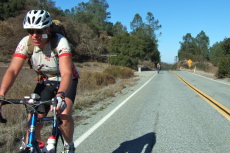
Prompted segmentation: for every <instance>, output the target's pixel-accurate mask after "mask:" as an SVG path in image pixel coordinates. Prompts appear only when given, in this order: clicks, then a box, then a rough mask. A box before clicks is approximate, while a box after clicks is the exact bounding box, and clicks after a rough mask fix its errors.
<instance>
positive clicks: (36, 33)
mask: <svg viewBox="0 0 230 153" xmlns="http://www.w3.org/2000/svg"><path fill="white" fill-rule="evenodd" d="M27 32H28V33H29V36H30V37H31V39H32V41H33V43H34V46H38V47H39V48H44V47H45V45H46V41H47V38H48V34H49V33H50V28H44V29H28V30H27Z"/></svg>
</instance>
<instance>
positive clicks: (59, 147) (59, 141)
mask: <svg viewBox="0 0 230 153" xmlns="http://www.w3.org/2000/svg"><path fill="white" fill-rule="evenodd" d="M62 152H64V138H63V135H62V133H61V131H60V130H59V132H58V134H57V136H56V142H55V153H62Z"/></svg>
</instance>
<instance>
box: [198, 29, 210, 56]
mask: <svg viewBox="0 0 230 153" xmlns="http://www.w3.org/2000/svg"><path fill="white" fill-rule="evenodd" d="M195 41H196V45H197V47H198V50H199V52H198V53H197V54H200V55H201V56H202V58H203V59H204V60H208V59H209V57H208V54H209V37H208V36H206V35H205V32H204V31H203V30H202V31H201V32H200V33H199V34H198V35H197V36H196V38H195Z"/></svg>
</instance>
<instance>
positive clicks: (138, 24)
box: [130, 13, 143, 32]
mask: <svg viewBox="0 0 230 153" xmlns="http://www.w3.org/2000/svg"><path fill="white" fill-rule="evenodd" d="M142 26H143V21H142V17H141V16H140V15H139V14H138V13H137V14H135V17H134V19H133V21H132V22H131V23H130V28H131V29H132V30H133V32H136V31H137V29H138V28H140V29H141V28H142Z"/></svg>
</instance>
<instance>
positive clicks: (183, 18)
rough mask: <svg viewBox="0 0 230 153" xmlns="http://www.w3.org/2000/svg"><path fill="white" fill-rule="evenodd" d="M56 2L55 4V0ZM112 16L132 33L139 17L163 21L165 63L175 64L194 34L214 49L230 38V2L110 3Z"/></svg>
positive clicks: (72, 1)
mask: <svg viewBox="0 0 230 153" xmlns="http://www.w3.org/2000/svg"><path fill="white" fill-rule="evenodd" d="M54 1H55V0H54ZM55 2H56V7H59V8H61V9H62V10H65V9H71V8H72V7H74V6H77V5H78V3H81V2H89V0H56V1H55ZM107 3H108V5H109V8H108V9H107V12H110V13H111V18H110V19H109V20H108V21H109V22H112V23H114V24H115V23H116V22H117V21H119V22H121V23H122V25H124V26H126V27H127V30H128V31H130V22H132V20H133V19H134V16H135V14H137V13H138V14H139V15H140V16H141V17H142V21H143V22H144V23H147V22H146V16H147V13H148V12H151V13H152V14H153V15H154V17H155V19H156V20H159V24H160V25H161V26H162V28H161V29H159V30H158V31H156V34H159V33H160V32H161V33H162V35H161V36H159V37H158V41H159V42H158V45H159V46H158V50H159V51H160V53H161V61H162V62H165V63H170V64H173V63H175V57H176V56H177V55H178V50H179V49H180V42H183V36H185V35H186V34H187V33H190V34H191V35H192V37H194V38H195V37H196V36H197V35H198V34H199V33H200V32H201V31H202V30H203V31H204V32H205V34H206V36H208V37H209V40H210V47H211V46H212V45H213V44H214V43H216V42H220V41H223V40H224V39H225V38H229V37H230V8H229V7H230V0H107Z"/></svg>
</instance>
